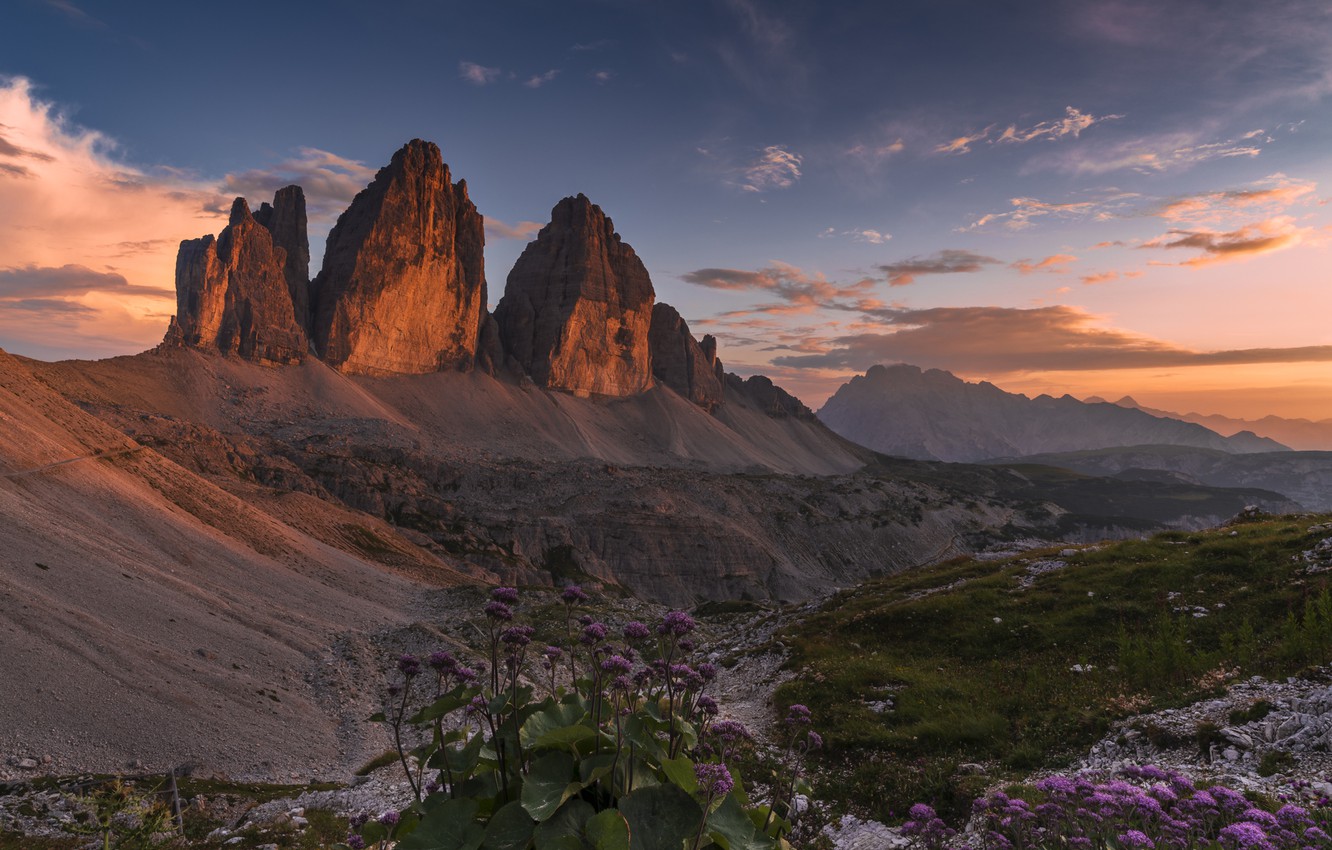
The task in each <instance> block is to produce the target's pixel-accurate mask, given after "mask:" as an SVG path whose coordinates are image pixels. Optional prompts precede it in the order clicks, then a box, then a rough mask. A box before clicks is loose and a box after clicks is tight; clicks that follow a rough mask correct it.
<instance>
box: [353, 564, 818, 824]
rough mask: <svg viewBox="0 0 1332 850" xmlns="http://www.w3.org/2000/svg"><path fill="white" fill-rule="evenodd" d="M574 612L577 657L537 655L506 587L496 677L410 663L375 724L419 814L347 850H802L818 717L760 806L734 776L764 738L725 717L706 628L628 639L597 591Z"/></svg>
mask: <svg viewBox="0 0 1332 850" xmlns="http://www.w3.org/2000/svg"><path fill="white" fill-rule="evenodd" d="M561 599H562V603H563V607H564V617H563V620H564V636H563V638H564V645H563V646H556V645H553V644H552V645H546V646H544V647H542V648H539V649H538V648H537V647H534V646H533V645H532V644H533V640H534V638H535V630H534V629H533V628H532V627H531V626H528V625H525V624H523V623H521V622H520V621H519V617H518V609H519V607H520V597H519V594H518V591H517V590H516V589H515V588H511V587H500V588H495V589H494V590H493V591H492V592H491V594H490V599H489V600H488V601H487V602H486V604H485V606H484V608H483V610H482V612H481V613H482V614H483V616H484V617H485V620H486V623H487V629H486V632H485V636H486V651H487V652H488V654H489V658H488V659H487V661H488V664H487V665H485V666H481V665H477V666H475V667H469V666H466V665H464V664H462V663H460V662H459V661H458V659H456V658H455V657H454V656H452V655H451V654H449V653H444V652H441V653H436V654H434V655H432V656H430V657H429V658H428V659H424V660H422V659H418V658H416V657H414V656H403V657H402V658H400V659H399V660H398V664H397V671H398V675H397V677H396V678H395V681H394V683H393V685H392V686H391V688H390V694H389V699H388V701H387V702H386V708H385V711H384V712H382V713H380V714H377V715H376V716H375V718H374V719H376V720H379V721H382V722H384V723H386V724H387V725H388V726H389V728H390V730H391V732H392V734H393V738H394V742H395V744H396V745H397V749H398V755H399V762H400V764H401V766H402V768H403V771H404V773H405V775H406V776H407V780H408V783H409V784H410V786H411V789H412V791H413V794H414V797H415V800H414V802H412V803H411V804H410V805H409V806H407V808H406V809H404V810H402V811H400V812H398V811H394V812H385V813H382V814H381V815H379V816H378V817H369V816H365V817H362V818H358V819H357V820H356V822H355V824H354V830H355V831H354V832H353V834H351V835H349V836H348V840H347V841H346V842H345V843H344V844H342V845H340V847H342V848H350V850H358V848H365V847H371V846H382V847H387V846H394V847H396V848H397V850H477V849H478V848H481V850H524V849H525V848H536V850H545V848H548V847H549V848H563V847H569V848H590V850H629V847H630V842H631V836H635V835H637V836H638V838H636V839H633V846H634V847H639V846H643V847H653V848H656V847H662V848H666V847H669V848H690V850H705V848H710V847H711V848H723V850H768V848H788V847H789V844H788V843H787V841H786V838H785V836H786V835H787V834H789V832H790V830H791V825H792V814H793V811H794V808H793V804H792V797H793V796H794V794H795V793H796V790H797V788H798V786H797V780H796V777H797V774H798V768H797V767H796V766H795V764H796V761H797V760H798V758H799V756H800V755H802V754H803V753H805V752H807V751H808V750H809V749H810V748H811V747H812V746H814V742H816V741H817V738H818V736H817V734H816V733H814V732H812V731H811V730H810V729H809V717H808V710H804V713H803V714H800V712H799V711H797V709H803V706H796V707H793V708H792V711H793V713H794V714H793V717H794V718H795V719H794V720H793V719H792V718H791V717H788V722H787V725H788V727H789V729H790V730H791V731H792V740H791V743H790V744H789V745H788V747H787V748H786V753H785V756H784V758H783V764H786V765H789V770H790V775H789V777H787V778H786V779H784V781H782V782H774V783H773V793H772V796H773V799H772V800H771V801H769V802H768V803H766V804H763V805H752V804H751V803H750V800H749V797H748V795H747V793H746V791H745V788H744V784H743V782H742V780H741V777H740V775H739V772H738V771H737V770H736V769H735V768H734V767H733V766H728V760H730V759H732V758H733V757H734V755H735V752H736V750H737V747H738V746H739V745H740V744H741V743H743V742H744V741H748V740H750V739H751V736H750V734H749V732H748V730H746V729H745V728H744V726H743V725H741V724H739V723H737V722H735V721H730V720H718V719H717V714H718V706H717V703H716V701H715V699H713V697H712V695H711V694H710V693H709V689H710V688H711V687H712V686H713V682H714V680H715V678H716V676H717V670H716V668H715V667H714V666H713V665H711V664H708V663H706V662H700V661H698V660H697V659H696V657H695V656H696V654H697V651H696V647H695V645H694V642H693V637H692V635H693V634H694V631H695V629H696V627H697V624H696V623H695V622H694V620H693V618H692V617H690V616H689V614H687V613H685V612H683V611H672V612H670V613H668V614H666V615H665V617H663V618H662V620H661V621H660V622H659V623H657V624H655V625H648V624H645V623H638V622H631V623H628V624H627V625H626V626H624V628H623V629H622V630H621V631H620V633H619V634H615V633H614V631H613V630H612V629H611V628H610V627H609V626H607V625H606V624H605V623H602V622H598V621H597V620H596V619H594V618H593V617H592V616H591V615H590V614H588V613H586V612H585V611H584V610H581V609H584V608H585V603H586V602H587V595H586V594H585V593H584V592H583V591H582V590H581V589H579V588H577V587H570V588H566V589H565V591H564V592H563V594H562V597H561ZM557 642H558V640H557ZM538 688H540V690H541V691H542V693H543V694H544V695H542V696H538V694H537V690H538ZM409 739H411V740H421V741H423V743H421V744H420V745H419V746H416V747H412V748H408V746H407V743H406V742H407V741H408V740H409Z"/></svg>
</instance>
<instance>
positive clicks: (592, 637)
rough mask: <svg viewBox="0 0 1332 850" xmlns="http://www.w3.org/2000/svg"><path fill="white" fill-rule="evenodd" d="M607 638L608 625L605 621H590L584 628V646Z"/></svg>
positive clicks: (581, 639) (582, 640)
mask: <svg viewBox="0 0 1332 850" xmlns="http://www.w3.org/2000/svg"><path fill="white" fill-rule="evenodd" d="M605 639H606V626H605V624H603V623H588V624H587V625H586V626H585V627H584V628H583V636H582V638H580V641H581V642H582V644H583V645H584V646H591V645H592V644H594V643H598V642H599V641H603V640H605Z"/></svg>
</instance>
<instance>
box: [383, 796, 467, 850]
mask: <svg viewBox="0 0 1332 850" xmlns="http://www.w3.org/2000/svg"><path fill="white" fill-rule="evenodd" d="M476 810H477V802H476V800H449V801H448V802H446V803H443V804H442V805H440V806H439V807H437V808H435V809H433V810H432V811H431V812H430V813H429V814H427V815H426V816H425V817H424V818H422V819H421V824H420V826H418V827H417V828H416V830H415V831H414V832H413V833H412V834H411V835H409V836H407V837H406V838H405V839H403V840H402V841H401V842H399V844H398V850H477V848H479V847H480V846H481V842H482V840H484V839H485V831H484V830H483V829H482V828H481V824H479V823H477V822H476Z"/></svg>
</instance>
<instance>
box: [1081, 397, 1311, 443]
mask: <svg viewBox="0 0 1332 850" xmlns="http://www.w3.org/2000/svg"><path fill="white" fill-rule="evenodd" d="M1085 401H1086V402H1087V403H1088V404H1095V403H1099V402H1105V401H1106V399H1103V398H1100V397H1099V396H1091V397H1089V398H1087V399H1085ZM1112 403H1113V404H1117V405H1119V406H1120V407H1130V408H1133V409H1135V410H1141V411H1142V412H1144V413H1150V414H1151V415H1153V416H1163V417H1166V418H1168V419H1179V420H1181V421H1183V422H1194V423H1196V424H1198V425H1201V426H1203V427H1204V428H1210V429H1211V430H1213V431H1215V432H1217V433H1218V434H1221V435H1222V436H1227V437H1228V436H1230V435H1231V434H1237V433H1239V432H1240V431H1251V432H1253V433H1255V434H1258V435H1259V436H1262V437H1270V438H1271V439H1273V440H1277V441H1278V442H1280V443H1281V444H1282V445H1286V446H1289V447H1290V448H1292V449H1295V450H1296V451H1310V452H1325V451H1332V419H1319V420H1317V421H1314V420H1310V419H1283V418H1281V417H1280V416H1264V417H1263V418H1262V419H1235V418H1233V417H1230V416H1221V415H1220V414H1215V413H1211V414H1207V413H1171V412H1170V411H1167V410H1157V409H1155V408H1151V407H1143V406H1142V405H1141V404H1138V402H1137V401H1135V400H1134V399H1133V397H1132V396H1124V397H1123V398H1121V399H1120V400H1119V401H1116V402H1112Z"/></svg>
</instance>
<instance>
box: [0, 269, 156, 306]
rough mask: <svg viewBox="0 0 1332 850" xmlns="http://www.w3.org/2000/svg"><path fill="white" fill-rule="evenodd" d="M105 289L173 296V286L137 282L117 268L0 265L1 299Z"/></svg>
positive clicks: (108, 290)
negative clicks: (103, 270) (147, 284)
mask: <svg viewBox="0 0 1332 850" xmlns="http://www.w3.org/2000/svg"><path fill="white" fill-rule="evenodd" d="M90 292H103V293H108V294H119V295H146V296H148V297H153V298H174V297H175V289H174V288H170V287H155V286H138V285H136V284H132V283H130V282H129V281H128V280H126V279H125V276H124V275H122V274H117V273H116V272H97V271H93V270H92V269H90V268H88V267H87V266H80V265H77V264H74V263H69V264H66V265H63V266H59V267H51V266H34V265H26V266H18V267H14V268H0V302H3V301H5V300H8V299H14V298H31V297H46V298H51V297H58V296H76V295H87V294H88V293H90Z"/></svg>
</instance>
